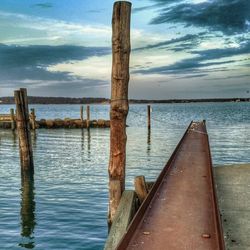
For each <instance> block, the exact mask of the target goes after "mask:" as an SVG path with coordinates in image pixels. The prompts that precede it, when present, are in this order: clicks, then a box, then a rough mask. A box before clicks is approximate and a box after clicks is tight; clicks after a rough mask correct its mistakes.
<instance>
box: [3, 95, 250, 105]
mask: <svg viewBox="0 0 250 250" xmlns="http://www.w3.org/2000/svg"><path fill="white" fill-rule="evenodd" d="M28 102H29V103H30V104H107V103H110V99H107V98H94V97H88V98H85V97H84V98H69V97H42V96H29V97H28ZM129 102H130V103H137V104H140V103H190V102H250V98H215V99H211V98H210V99H172V100H135V99H130V100H129ZM14 103H15V102H14V98H13V97H0V104H14Z"/></svg>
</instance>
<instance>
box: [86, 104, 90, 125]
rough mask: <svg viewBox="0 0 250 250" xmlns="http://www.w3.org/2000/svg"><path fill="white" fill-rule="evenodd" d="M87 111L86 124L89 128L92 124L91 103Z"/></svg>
mask: <svg viewBox="0 0 250 250" xmlns="http://www.w3.org/2000/svg"><path fill="white" fill-rule="evenodd" d="M86 113H87V119H86V126H87V128H89V126H90V108H89V105H87V107H86Z"/></svg>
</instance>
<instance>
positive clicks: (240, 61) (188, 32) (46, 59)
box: [0, 0, 250, 99]
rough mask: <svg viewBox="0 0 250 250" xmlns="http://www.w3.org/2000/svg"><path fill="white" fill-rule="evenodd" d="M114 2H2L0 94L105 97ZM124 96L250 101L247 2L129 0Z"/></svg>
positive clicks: (97, 0) (107, 93)
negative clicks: (128, 55) (129, 47)
mask: <svg viewBox="0 0 250 250" xmlns="http://www.w3.org/2000/svg"><path fill="white" fill-rule="evenodd" d="M113 2H114V1H111V0H107V1H102V0H71V1H70V0H60V1H59V0H53V1H35V0H22V1H20V0H1V5H0V96H6V95H12V94H13V90H14V89H16V88H19V87H27V88H28V93H29V95H36V96H70V97H90V96H91V97H109V96H110V76H111V16H112V5H113ZM132 5H133V11H132V22H131V43H132V52H131V64H130V73H131V76H130V85H129V97H130V98H141V99H145V98H147V99H174V98H214V97H250V94H249V91H250V33H249V32H250V1H249V0H134V1H132Z"/></svg>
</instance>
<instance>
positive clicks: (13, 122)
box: [10, 109, 16, 131]
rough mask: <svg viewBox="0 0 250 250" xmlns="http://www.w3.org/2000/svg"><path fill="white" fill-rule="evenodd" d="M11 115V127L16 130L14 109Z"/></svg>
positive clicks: (11, 110)
mask: <svg viewBox="0 0 250 250" xmlns="http://www.w3.org/2000/svg"><path fill="white" fill-rule="evenodd" d="M10 117H11V129H12V131H14V130H15V129H16V123H15V112H14V109H10Z"/></svg>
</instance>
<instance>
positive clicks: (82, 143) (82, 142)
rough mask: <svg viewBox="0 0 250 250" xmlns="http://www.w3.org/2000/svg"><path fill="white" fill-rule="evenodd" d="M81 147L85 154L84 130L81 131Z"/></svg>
mask: <svg viewBox="0 0 250 250" xmlns="http://www.w3.org/2000/svg"><path fill="white" fill-rule="evenodd" d="M81 146H82V154H83V152H84V129H81ZM82 154H81V155H82Z"/></svg>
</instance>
